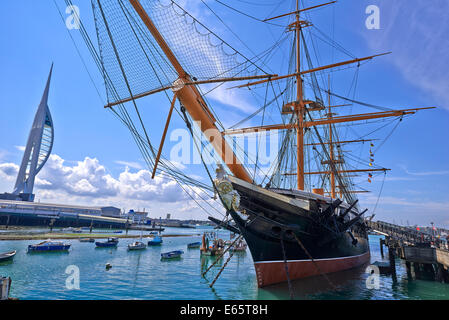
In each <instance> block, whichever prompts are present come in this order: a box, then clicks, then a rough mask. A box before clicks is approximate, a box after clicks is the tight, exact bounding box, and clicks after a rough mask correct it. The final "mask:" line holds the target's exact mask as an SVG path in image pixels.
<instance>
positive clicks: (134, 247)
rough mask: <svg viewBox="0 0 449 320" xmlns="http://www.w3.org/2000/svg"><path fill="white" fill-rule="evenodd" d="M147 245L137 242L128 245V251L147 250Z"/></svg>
mask: <svg viewBox="0 0 449 320" xmlns="http://www.w3.org/2000/svg"><path fill="white" fill-rule="evenodd" d="M146 248H147V245H146V244H145V243H143V242H141V241H135V242H133V243H130V244H128V250H143V249H146Z"/></svg>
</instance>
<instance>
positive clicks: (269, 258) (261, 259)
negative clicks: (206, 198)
mask: <svg viewBox="0 0 449 320" xmlns="http://www.w3.org/2000/svg"><path fill="white" fill-rule="evenodd" d="M232 185H233V187H234V189H235V190H236V191H237V192H238V193H239V195H240V206H239V210H238V211H236V210H232V209H231V210H229V213H230V214H231V216H232V218H233V219H234V221H235V222H236V224H237V226H238V228H239V230H240V232H241V234H242V235H243V237H244V238H245V240H246V242H247V244H248V248H249V249H250V251H251V255H252V257H253V261H254V265H255V269H256V274H257V281H258V286H259V287H263V286H267V285H270V284H274V283H279V282H284V281H287V280H288V278H289V279H291V280H293V279H299V278H305V277H310V276H315V275H320V274H325V273H332V272H337V271H342V270H347V269H350V268H354V267H357V266H360V265H362V264H365V263H367V262H369V259H370V254H369V244H368V235H367V230H366V227H365V226H364V223H363V219H361V218H360V216H358V215H357V212H356V211H354V212H353V211H352V210H351V209H352V208H351V207H349V208H348V205H346V206H345V205H344V204H342V203H340V204H339V205H338V206H336V204H337V203H338V201H337V202H335V201H334V203H333V205H334V207H335V208H334V207H332V202H330V203H329V202H326V200H325V199H324V197H322V198H320V197H317V196H314V195H313V196H312V194H311V195H310V198H308V197H307V194H305V193H304V194H303V195H302V197H301V199H300V198H298V197H295V196H290V197H287V196H285V195H282V194H279V193H278V192H273V191H269V190H266V189H262V188H260V187H256V186H253V185H251V184H247V183H244V182H243V183H242V181H241V180H238V179H235V178H233V179H232ZM329 209H330V210H329ZM348 210H349V211H348ZM345 212H346V213H345ZM343 214H344V217H343V218H342V215H343ZM286 266H287V268H286ZM287 274H288V278H287Z"/></svg>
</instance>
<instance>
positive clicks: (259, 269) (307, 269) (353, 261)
mask: <svg viewBox="0 0 449 320" xmlns="http://www.w3.org/2000/svg"><path fill="white" fill-rule="evenodd" d="M369 259H370V253H369V251H368V252H366V253H364V254H361V255H357V256H350V257H343V258H329V259H314V262H312V260H288V261H287V266H288V273H289V276H290V280H294V279H301V278H307V277H311V276H316V275H320V274H321V273H320V271H321V272H323V273H332V272H338V271H343V270H347V269H351V268H355V267H357V266H360V265H362V264H364V263H366V262H368V261H369ZM317 266H318V268H319V269H320V271H319V270H318V268H317ZM254 267H255V268H256V275H257V285H258V286H259V288H261V287H264V286H268V285H270V284H275V283H280V282H285V281H287V275H286V274H285V263H284V261H261V262H255V263H254Z"/></svg>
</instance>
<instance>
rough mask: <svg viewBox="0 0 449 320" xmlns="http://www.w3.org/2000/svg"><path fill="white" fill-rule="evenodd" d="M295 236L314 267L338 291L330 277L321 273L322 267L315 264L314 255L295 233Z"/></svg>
mask: <svg viewBox="0 0 449 320" xmlns="http://www.w3.org/2000/svg"><path fill="white" fill-rule="evenodd" d="M293 236H294V237H295V239H296V241H297V242H298V244H299V246H300V247H301V249H302V250H304V252H305V253H306V254H307V256H308V257H309V259H310V260H311V261H312V263H313V265H314V266H315V267H316V269H317V270H318V272H319V273H320V275H322V276H323V277H324V278H325V279H326V280H327V281H328V282H329V283H330V285H331V286H332V287H333V288H334V289H337V287H336V286H335V285H334V284H333V283H332V281H331V280H330V279H329V277H328V276H327V275H326V274H325V273H324V272H323V271H321V269H320V267H319V266H318V264H317V263H316V262H315V260H314V259H313V257H312V255H311V254H310V253H309V251H308V250H307V249H306V247H305V246H304V245H303V243H302V242H301V240H299V238H298V237H297V236H296V234H295V233H293Z"/></svg>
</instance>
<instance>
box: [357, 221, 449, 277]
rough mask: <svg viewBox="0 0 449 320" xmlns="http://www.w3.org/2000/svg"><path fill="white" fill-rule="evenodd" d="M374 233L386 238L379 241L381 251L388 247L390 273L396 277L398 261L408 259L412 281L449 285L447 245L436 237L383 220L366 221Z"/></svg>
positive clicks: (407, 265)
mask: <svg viewBox="0 0 449 320" xmlns="http://www.w3.org/2000/svg"><path fill="white" fill-rule="evenodd" d="M366 223H367V225H368V226H369V227H370V229H371V231H372V232H375V233H378V234H381V235H384V236H385V239H380V252H381V255H382V257H383V256H384V250H383V247H384V246H385V247H387V248H388V257H389V260H390V264H389V265H390V270H389V272H388V273H391V274H392V275H394V276H395V275H396V270H395V258H400V259H403V260H405V264H406V267H407V274H408V275H409V276H410V277H411V278H412V279H417V278H418V279H424V278H425V279H431V278H433V279H434V280H435V281H439V282H445V283H449V250H448V245H447V242H446V241H444V240H442V239H440V238H438V237H436V236H435V235H432V234H429V233H425V232H422V231H419V230H416V229H415V228H412V227H404V226H398V225H394V224H391V223H387V222H383V221H369V220H367V221H366Z"/></svg>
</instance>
